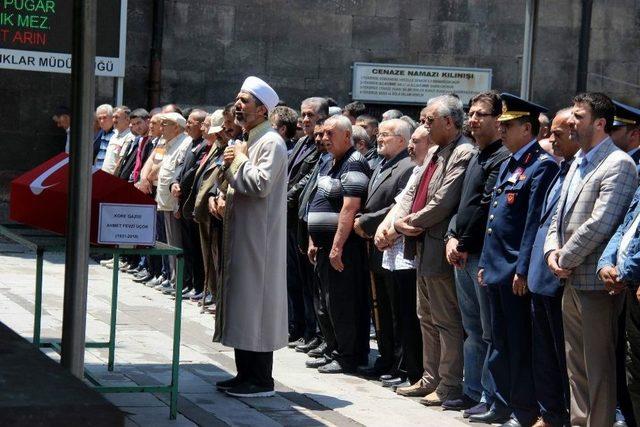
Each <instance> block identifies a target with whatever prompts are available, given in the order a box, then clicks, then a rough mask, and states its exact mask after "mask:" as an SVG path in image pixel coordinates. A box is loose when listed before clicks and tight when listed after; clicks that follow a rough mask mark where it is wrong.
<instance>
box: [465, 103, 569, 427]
mask: <svg viewBox="0 0 640 427" xmlns="http://www.w3.org/2000/svg"><path fill="white" fill-rule="evenodd" d="M502 99H503V104H504V105H503V113H502V115H501V116H500V117H499V118H498V120H499V121H502V122H506V121H510V120H514V119H518V118H520V117H524V116H534V115H535V117H537V114H539V113H540V112H545V111H546V109H545V108H544V107H541V106H538V105H535V104H532V103H529V102H527V101H524V100H522V99H520V98H517V97H515V96H513V95H510V94H502ZM505 146H508V145H507V144H505ZM557 171H558V166H557V164H556V163H555V161H554V160H553V159H552V158H551V156H549V155H548V154H547V153H546V152H545V151H544V150H543V149H542V148H541V147H540V145H539V144H538V142H537V141H536V140H535V139H533V136H532V140H531V141H530V142H529V143H528V144H526V145H524V146H521V148H520V149H519V150H518V151H516V152H515V153H514V154H513V155H512V156H511V157H510V158H509V159H508V160H507V161H505V162H504V163H503V165H502V167H501V168H500V173H499V174H498V180H497V181H496V186H495V188H494V191H493V195H492V199H491V205H490V208H489V217H488V221H487V228H486V235H485V240H484V246H483V249H482V255H481V256H480V263H479V268H480V269H483V281H484V284H486V286H487V289H488V293H489V302H490V308H491V340H492V348H491V352H490V356H489V369H490V371H491V374H492V376H493V377H494V380H495V384H496V402H495V403H494V406H493V408H492V410H493V411H494V412H496V413H500V414H505V413H506V414H509V413H511V416H512V418H514V419H515V420H517V421H518V422H519V423H520V424H521V425H531V424H532V423H533V422H534V421H535V420H536V418H537V416H538V408H537V404H536V400H535V395H534V393H533V392H532V391H533V389H534V385H533V378H532V366H531V313H530V296H529V294H525V295H524V296H518V295H516V294H514V292H513V287H512V285H513V280H514V276H515V275H516V274H518V275H519V276H523V277H527V275H528V270H529V261H530V257H531V249H532V247H533V243H534V240H535V236H536V232H537V230H538V226H539V223H540V213H541V210H542V205H543V202H544V199H545V195H546V191H547V188H548V186H549V184H550V182H551V180H552V179H553V177H554V176H555V175H556V173H557ZM472 418H474V417H472ZM480 419H482V418H480ZM516 425H517V424H516Z"/></svg>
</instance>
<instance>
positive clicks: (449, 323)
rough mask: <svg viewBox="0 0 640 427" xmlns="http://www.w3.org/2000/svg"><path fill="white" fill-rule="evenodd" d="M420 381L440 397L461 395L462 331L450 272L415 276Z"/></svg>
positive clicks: (454, 286)
mask: <svg viewBox="0 0 640 427" xmlns="http://www.w3.org/2000/svg"><path fill="white" fill-rule="evenodd" d="M417 285H418V286H417V288H418V289H417V292H418V302H417V305H418V307H417V311H418V319H419V320H420V330H421V332H422V367H423V369H424V373H423V374H422V382H423V383H424V385H425V386H426V387H429V388H431V387H434V388H435V389H436V392H437V393H438V395H440V396H442V397H446V396H453V395H456V394H461V389H462V367H463V352H462V345H463V342H464V331H463V328H462V318H461V316H460V308H459V307H458V298H457V296H456V285H455V279H454V276H453V274H451V275H447V276H443V277H437V278H436V277H424V276H419V277H418V279H417Z"/></svg>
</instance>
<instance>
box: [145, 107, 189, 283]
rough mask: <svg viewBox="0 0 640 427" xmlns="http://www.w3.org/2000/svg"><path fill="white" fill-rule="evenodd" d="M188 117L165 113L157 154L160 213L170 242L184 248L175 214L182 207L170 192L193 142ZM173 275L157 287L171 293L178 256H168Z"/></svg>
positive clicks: (157, 198) (174, 281)
mask: <svg viewBox="0 0 640 427" xmlns="http://www.w3.org/2000/svg"><path fill="white" fill-rule="evenodd" d="M186 125H187V122H186V120H185V119H184V117H182V115H180V114H178V113H163V114H162V115H161V122H160V127H161V129H162V139H163V142H164V143H163V144H162V146H160V145H159V146H158V147H156V150H155V154H154V157H155V158H156V159H158V158H160V160H159V161H160V163H159V165H160V167H159V169H158V187H157V188H156V203H157V204H158V212H162V215H163V219H164V228H165V233H166V236H167V243H168V244H170V245H171V246H177V247H179V248H181V247H182V230H181V228H180V221H179V220H178V218H177V216H176V213H177V212H178V209H179V202H178V198H177V197H175V196H174V195H173V194H171V183H173V179H174V175H175V171H176V168H177V167H178V165H179V164H180V163H181V162H182V159H183V158H184V155H185V152H186V151H187V150H188V149H189V145H191V141H190V138H189V137H188V136H187V135H186V134H185V133H184V128H185V126H186ZM169 271H170V278H168V280H165V281H164V282H163V283H162V284H160V285H158V286H157V287H156V289H158V290H160V291H162V292H170V290H171V289H172V288H174V287H175V283H176V258H175V256H170V257H169Z"/></svg>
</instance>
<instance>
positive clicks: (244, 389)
mask: <svg viewBox="0 0 640 427" xmlns="http://www.w3.org/2000/svg"><path fill="white" fill-rule="evenodd" d="M225 393H227V394H228V395H229V396H233V397H271V396H275V394H276V392H275V390H274V389H273V387H260V386H257V385H253V384H249V383H241V384H238V385H237V386H235V387H232V388H230V389H228V390H225Z"/></svg>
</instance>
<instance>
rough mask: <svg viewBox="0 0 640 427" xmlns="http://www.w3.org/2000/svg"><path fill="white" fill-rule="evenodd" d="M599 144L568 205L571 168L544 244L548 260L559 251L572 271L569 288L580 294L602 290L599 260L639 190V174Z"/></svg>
mask: <svg viewBox="0 0 640 427" xmlns="http://www.w3.org/2000/svg"><path fill="white" fill-rule="evenodd" d="M600 144H601V145H600V146H598V147H597V149H598V151H597V152H596V153H594V154H595V155H594V158H593V159H592V161H591V162H590V163H588V164H587V166H586V171H585V172H586V173H585V176H584V178H583V180H582V182H581V183H580V184H579V185H578V187H577V188H576V189H575V191H574V194H573V197H572V199H571V200H567V194H568V190H569V184H570V183H571V178H572V176H573V174H574V173H575V172H576V169H577V166H578V165H577V162H573V164H572V165H571V168H570V169H569V172H568V173H567V177H566V178H565V180H564V184H563V185H562V193H561V194H560V199H559V200H558V207H557V209H556V212H555V214H554V215H553V218H552V219H551V224H550V225H549V231H548V232H547V238H546V239H545V244H544V252H545V254H546V253H548V252H550V251H552V250H556V249H560V260H559V263H560V267H562V268H567V269H572V270H573V273H572V274H571V276H570V277H569V279H567V282H568V283H571V285H572V286H574V287H576V288H578V289H581V290H603V289H604V288H603V285H602V284H601V283H598V280H597V276H596V268H597V265H598V259H599V257H600V255H601V254H602V251H604V248H605V246H606V245H607V242H608V241H609V239H610V238H611V236H612V235H613V233H614V232H615V231H616V228H617V227H618V225H619V224H620V222H622V219H623V218H624V215H625V213H626V212H627V209H628V208H629V204H630V203H631V199H632V198H633V194H634V192H635V190H636V188H637V187H638V173H637V172H636V165H635V163H634V161H633V160H632V159H631V157H629V156H628V155H627V154H626V153H624V152H623V151H621V150H620V149H618V148H617V147H616V146H615V145H614V144H613V141H612V140H611V138H607V139H605V140H604V141H603V142H601V143H600ZM565 205H566V207H565Z"/></svg>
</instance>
